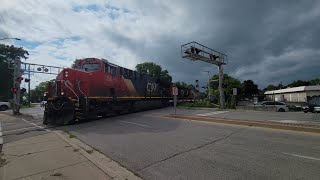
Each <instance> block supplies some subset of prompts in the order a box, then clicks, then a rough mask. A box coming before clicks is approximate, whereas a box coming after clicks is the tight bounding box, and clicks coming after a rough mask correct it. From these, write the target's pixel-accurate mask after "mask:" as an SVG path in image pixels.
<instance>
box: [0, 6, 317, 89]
mask: <svg viewBox="0 0 320 180" xmlns="http://www.w3.org/2000/svg"><path fill="white" fill-rule="evenodd" d="M0 15H1V17H0V37H5V36H7V35H8V36H11V37H18V38H21V39H22V41H2V43H4V42H5V43H7V44H15V45H17V46H23V47H24V48H25V49H27V50H28V51H29V53H30V58H29V59H28V62H31V63H39V64H46V65H56V66H70V65H71V63H72V62H73V60H74V59H76V58H83V57H99V58H106V59H108V60H109V61H111V62H113V63H116V64H119V65H121V66H124V67H128V68H131V69H134V67H135V65H136V64H137V63H142V62H146V61H153V62H156V63H157V64H159V65H161V66H162V67H163V68H164V69H167V70H168V71H169V72H170V74H171V75H172V76H173V79H174V81H185V82H188V83H193V82H194V81H195V80H196V79H199V80H200V82H202V83H205V81H206V80H207V74H206V73H205V72H203V71H206V70H209V71H210V73H211V74H216V73H217V67H215V66H214V65H210V64H206V63H202V62H192V61H189V60H185V59H182V58H181V55H180V46H181V45H182V44H185V43H187V42H190V41H197V42H199V43H202V44H204V45H207V46H208V47H211V48H213V49H215V50H218V51H221V52H223V53H225V54H227V55H228V58H229V63H228V65H226V66H225V67H224V68H225V73H228V74H230V75H232V76H234V77H236V78H239V79H240V80H246V79H252V80H254V81H255V82H256V83H257V84H258V85H259V87H260V88H263V87H265V86H266V85H268V84H270V83H274V84H278V83H280V82H282V83H283V84H286V83H289V82H291V81H292V80H297V79H302V80H308V79H313V78H319V76H320V71H319V68H320V23H319V22H320V20H319V19H320V1H316V0H315V1H312V0H307V1H304V0H301V1H298V0H287V1H286V0H282V1H281V0H280V1H276V0H274V1H260V0H252V1H251V0H244V1H238V0H228V1H225V0H217V1H213V0H197V1H194V0H175V1H173V0H136V1H135V0H130V1H129V0H110V1H102V0H91V1H90V2H89V1H87V0H70V1H68V0H54V1H50V2H46V1H42V0H1V6H0ZM33 78H34V79H36V80H38V81H41V80H46V79H52V78H53V77H52V76H49V77H48V76H42V75H41V76H40V75H35V76H34V77H33Z"/></svg>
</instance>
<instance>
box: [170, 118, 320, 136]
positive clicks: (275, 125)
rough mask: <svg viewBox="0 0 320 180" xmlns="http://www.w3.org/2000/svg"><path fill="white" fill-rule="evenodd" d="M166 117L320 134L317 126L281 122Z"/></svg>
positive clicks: (319, 128) (319, 127)
mask: <svg viewBox="0 0 320 180" xmlns="http://www.w3.org/2000/svg"><path fill="white" fill-rule="evenodd" d="M165 117H169V118H178V119H188V120H194V121H203V122H213V123H222V124H234V125H243V126H256V127H264V128H271V129H282V130H292V131H302V132H312V133H320V126H317V125H307V124H293V123H281V122H274V121H255V120H250V121H249V120H236V119H221V118H209V117H199V116H184V115H169V116H165Z"/></svg>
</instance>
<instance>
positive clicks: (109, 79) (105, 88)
mask: <svg viewBox="0 0 320 180" xmlns="http://www.w3.org/2000/svg"><path fill="white" fill-rule="evenodd" d="M171 86H172V85H170V86H168V85H164V84H163V83H161V80H160V79H158V77H152V76H149V75H148V74H144V73H140V72H137V71H133V70H130V69H127V68H124V67H121V66H118V65H116V64H113V63H111V62H109V61H108V60H105V59H97V58H85V59H78V60H76V61H75V64H74V65H73V66H72V68H64V69H63V70H62V71H61V72H60V73H59V74H58V76H57V77H56V80H55V83H54V84H51V83H49V87H48V92H47V98H48V99H47V103H46V105H45V111H44V117H43V124H46V125H47V124H51V125H67V124H73V123H75V122H76V121H81V120H85V119H91V118H96V117H98V116H102V117H105V116H108V115H110V114H120V113H123V112H135V111H140V110H146V109H152V108H158V107H164V106H169V105H170V102H172V100H171V99H172V96H171ZM191 91H192V90H191V89H188V88H184V89H180V90H179V94H180V99H181V98H182V99H184V100H186V99H191V98H192V94H193V93H192V92H191Z"/></svg>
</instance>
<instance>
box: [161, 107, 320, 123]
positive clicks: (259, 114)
mask: <svg viewBox="0 0 320 180" xmlns="http://www.w3.org/2000/svg"><path fill="white" fill-rule="evenodd" d="M164 113H166V112H164ZM158 114H159V115H162V113H161V112H159V113H158ZM177 114H183V115H194V116H203V117H219V118H225V119H238V120H260V121H276V122H283V123H303V124H316V125H320V113H304V112H269V111H243V110H223V111H218V110H216V111H212V110H192V109H177ZM155 115H156V114H155Z"/></svg>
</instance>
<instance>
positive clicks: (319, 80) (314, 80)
mask: <svg viewBox="0 0 320 180" xmlns="http://www.w3.org/2000/svg"><path fill="white" fill-rule="evenodd" d="M309 82H310V85H312V86H314V85H320V79H319V78H316V79H312V80H310V81H309Z"/></svg>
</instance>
